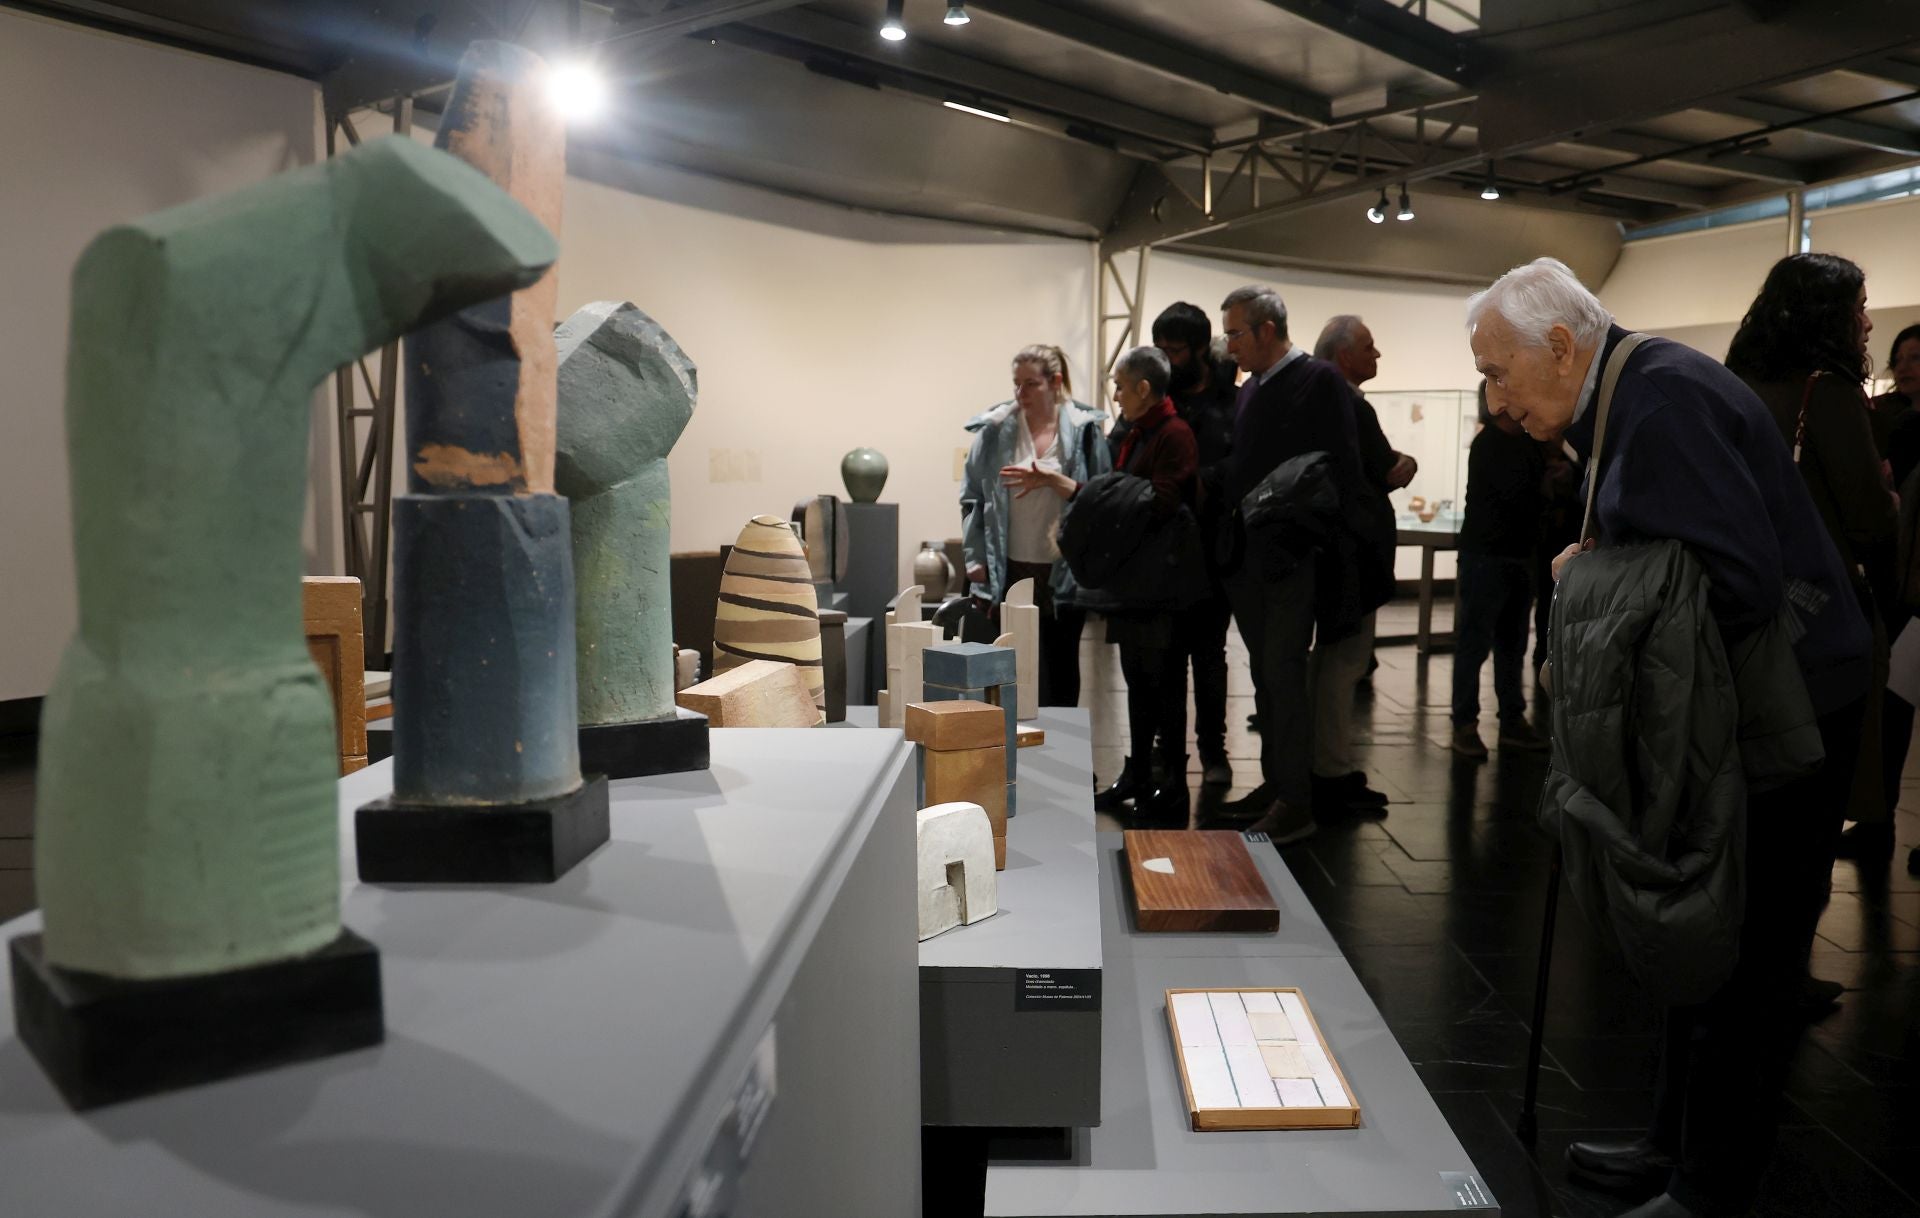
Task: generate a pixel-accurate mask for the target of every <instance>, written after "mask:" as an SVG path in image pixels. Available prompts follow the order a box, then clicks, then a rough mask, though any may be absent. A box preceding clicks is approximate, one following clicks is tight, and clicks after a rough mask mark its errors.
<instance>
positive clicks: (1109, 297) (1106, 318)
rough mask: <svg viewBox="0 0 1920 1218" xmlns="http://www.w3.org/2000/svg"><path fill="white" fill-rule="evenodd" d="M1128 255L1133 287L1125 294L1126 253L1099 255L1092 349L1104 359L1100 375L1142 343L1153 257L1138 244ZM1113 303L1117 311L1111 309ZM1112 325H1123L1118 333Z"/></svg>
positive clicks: (1104, 252) (1147, 247) (1151, 250)
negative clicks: (1143, 314) (1122, 353)
mask: <svg viewBox="0 0 1920 1218" xmlns="http://www.w3.org/2000/svg"><path fill="white" fill-rule="evenodd" d="M1131 253H1132V254H1133V256H1134V264H1133V288H1132V290H1131V291H1129V290H1128V288H1127V277H1126V274H1125V266H1124V262H1125V259H1126V256H1127V255H1126V253H1124V252H1123V253H1108V252H1106V251H1105V250H1102V251H1101V252H1100V259H1099V260H1100V272H1099V278H1098V280H1097V281H1096V289H1095V290H1096V293H1097V299H1096V300H1095V302H1094V316H1096V317H1097V318H1099V322H1100V324H1099V328H1098V332H1097V333H1096V334H1095V335H1094V340H1093V341H1094V347H1095V349H1096V350H1097V351H1098V352H1100V353H1101V354H1103V355H1105V356H1106V362H1105V363H1104V364H1102V365H1101V366H1100V368H1099V373H1098V374H1099V375H1101V376H1104V375H1106V371H1107V369H1109V368H1111V367H1113V365H1114V364H1115V363H1116V362H1117V361H1118V360H1119V359H1120V353H1121V352H1123V351H1125V350H1127V349H1128V348H1129V347H1135V346H1138V345H1140V344H1141V343H1142V342H1143V341H1145V339H1144V335H1145V328H1144V327H1145V323H1146V319H1145V318H1144V317H1142V316H1141V310H1142V309H1143V308H1145V307H1146V300H1147V264H1148V261H1149V260H1150V259H1151V258H1152V257H1153V247H1152V246H1150V245H1142V246H1140V247H1138V248H1137V249H1134V250H1132V251H1131ZM1116 300H1117V301H1118V304H1119V307H1118V308H1115V307H1114V306H1115V301H1116ZM1116 323H1123V324H1120V329H1119V330H1118V332H1115V331H1114V330H1113V326H1114V325H1115V324H1116ZM1094 388H1095V390H1096V391H1098V389H1099V386H1098V385H1097V384H1096V385H1095V386H1094Z"/></svg>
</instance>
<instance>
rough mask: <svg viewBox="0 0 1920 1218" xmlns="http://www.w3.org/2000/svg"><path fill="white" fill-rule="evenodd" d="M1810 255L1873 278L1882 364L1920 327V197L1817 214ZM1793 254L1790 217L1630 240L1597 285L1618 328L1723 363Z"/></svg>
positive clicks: (1870, 296) (1870, 293)
mask: <svg viewBox="0 0 1920 1218" xmlns="http://www.w3.org/2000/svg"><path fill="white" fill-rule="evenodd" d="M1808 218H1809V220H1810V224H1809V226H1808V227H1809V230H1810V235H1811V239H1810V242H1809V244H1810V245H1811V247H1812V249H1813V250H1815V251H1817V252H1820V253H1829V254H1839V255H1841V256H1842V257H1845V258H1851V259H1852V260H1853V261H1855V262H1857V263H1859V264H1860V266H1861V268H1862V269H1863V270H1865V271H1866V273H1867V305H1868V311H1869V313H1870V315H1871V316H1872V318H1873V324H1874V338H1873V342H1872V348H1873V358H1874V362H1875V365H1876V366H1877V367H1878V366H1882V365H1884V364H1885V363H1886V356H1887V351H1886V348H1887V345H1888V344H1889V343H1891V342H1892V340H1893V336H1894V335H1895V334H1896V333H1898V332H1899V331H1900V329H1901V328H1902V327H1904V326H1908V325H1911V324H1913V323H1914V322H1916V321H1920V246H1916V244H1915V243H1914V241H1913V237H1912V234H1913V232H1914V230H1915V226H1916V225H1920V199H1892V200H1886V201H1883V202H1875V203H1861V204H1855V205H1853V206H1849V207H1834V208H1826V209H1822V210H1820V211H1815V212H1812V213H1810V214H1809V217H1808ZM1786 254H1787V221H1786V219H1785V218H1784V217H1776V218H1773V219H1768V220H1755V221H1753V222H1751V223H1747V224H1734V225H1727V226H1726V227H1723V228H1710V229H1704V230H1702V231H1699V232H1692V233H1675V234H1673V235H1670V236H1666V237H1652V238H1648V239H1647V240H1644V241H1630V242H1628V243H1627V244H1626V245H1625V246H1624V247H1623V248H1622V249H1621V251H1620V261H1619V262H1618V263H1617V264H1615V266H1614V269H1613V273H1612V274H1611V275H1610V276H1608V278H1607V281H1606V283H1605V284H1604V285H1603V286H1602V287H1601V288H1600V289H1599V293H1600V299H1601V300H1602V301H1603V302H1605V304H1606V306H1607V307H1608V308H1609V309H1611V310H1612V311H1613V314H1614V316H1615V317H1616V318H1618V319H1619V321H1620V324H1621V325H1623V326H1626V327H1628V328H1629V329H1634V330H1650V331H1652V332H1654V333H1656V334H1660V335H1663V336H1665V337H1668V338H1672V339H1676V340H1678V341H1680V342H1683V343H1686V344H1688V345H1689V346H1691V347H1694V348H1696V349H1697V350H1700V351H1704V352H1706V353H1707V354H1708V355H1711V356H1714V357H1715V358H1716V359H1717V358H1721V357H1723V356H1725V355H1726V353H1727V345H1728V344H1729V343H1730V342H1732V341H1733V335H1734V331H1735V330H1736V329H1738V328H1739V325H1740V319H1741V318H1742V317H1744V316H1745V315H1746V311H1747V306H1748V305H1750V304H1752V303H1753V298H1754V296H1755V295H1756V294H1757V293H1758V292H1759V291H1760V285H1761V283H1762V282H1763V281H1764V280H1765V279H1766V277H1767V271H1768V269H1769V268H1771V267H1772V266H1773V264H1774V263H1775V262H1777V261H1779V260H1780V259H1781V258H1783V257H1785V256H1786Z"/></svg>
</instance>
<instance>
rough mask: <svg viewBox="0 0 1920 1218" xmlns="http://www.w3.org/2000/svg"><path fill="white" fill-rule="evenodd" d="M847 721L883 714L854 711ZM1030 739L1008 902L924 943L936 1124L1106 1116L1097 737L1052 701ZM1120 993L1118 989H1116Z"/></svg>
mask: <svg viewBox="0 0 1920 1218" xmlns="http://www.w3.org/2000/svg"><path fill="white" fill-rule="evenodd" d="M847 719H848V726H863V727H869V728H870V727H872V726H873V723H874V721H875V711H874V710H873V709H871V708H865V709H862V708H850V709H849V710H848V711H847ZM1031 726H1037V727H1040V728H1043V729H1045V730H1046V733H1047V742H1046V743H1045V744H1044V745H1041V746H1039V747H1038V748H1030V749H1021V750H1020V763H1019V764H1020V814H1019V815H1018V816H1016V817H1015V818H1014V819H1012V820H1010V821H1008V822H1007V869H1006V870H1005V871H1002V872H1000V873H998V878H999V890H1000V891H999V907H1000V912H998V913H996V914H995V915H994V916H993V917H991V918H988V919H986V920H985V921H983V922H976V923H974V924H973V925H972V926H962V927H956V928H955V929H953V930H950V931H948V932H946V933H945V934H943V935H936V936H934V937H933V938H931V939H928V940H927V941H926V942H924V943H922V944H921V945H920V1101H921V1113H922V1116H921V1120H922V1122H923V1123H924V1124H927V1125H986V1126H1001V1127H1012V1126H1026V1127H1035V1126H1038V1127H1047V1128H1058V1127H1064V1126H1072V1125H1095V1124H1098V1123H1099V1121H1100V1078H1101V1075H1100V1043H1101V1032H1100V1028H1101V1009H1102V1005H1103V1001H1104V1000H1103V997H1102V981H1101V948H1100V938H1101V936H1100V877H1099V874H1098V871H1097V867H1098V864H1097V863H1096V861H1095V858H1094V827H1093V746H1092V738H1091V737H1092V732H1091V729H1090V727H1089V725H1088V719H1087V712H1086V711H1084V710H1057V709H1052V708H1048V709H1043V710H1042V711H1041V712H1040V718H1039V719H1038V720H1035V721H1033V722H1032V724H1031ZM1118 997H1119V996H1117V995H1116V999H1117V998H1118Z"/></svg>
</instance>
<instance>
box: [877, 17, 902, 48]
mask: <svg viewBox="0 0 1920 1218" xmlns="http://www.w3.org/2000/svg"><path fill="white" fill-rule="evenodd" d="M880 36H881V37H882V38H884V39H886V40H887V41H888V42H905V41H906V40H907V27H906V26H904V25H901V24H900V23H899V22H898V21H895V20H893V19H892V18H888V20H887V23H886V24H885V25H883V26H881V27H880Z"/></svg>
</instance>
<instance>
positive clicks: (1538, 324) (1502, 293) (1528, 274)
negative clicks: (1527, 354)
mask: <svg viewBox="0 0 1920 1218" xmlns="http://www.w3.org/2000/svg"><path fill="white" fill-rule="evenodd" d="M1489 313H1493V314H1498V315H1499V316H1501V317H1504V318H1505V319H1506V321H1507V324H1508V325H1510V326H1512V327H1513V330H1514V333H1515V334H1517V335H1519V336H1520V341H1521V342H1523V343H1525V344H1527V345H1528V346H1531V347H1540V346H1545V345H1546V342H1547V331H1548V330H1551V329H1552V328H1553V327H1554V326H1556V325H1559V326H1565V327H1566V328H1567V329H1568V330H1570V331H1572V332H1573V341H1574V344H1575V345H1576V346H1581V347H1585V346H1588V345H1590V344H1594V343H1599V342H1601V341H1603V340H1604V339H1605V338H1606V336H1607V327H1608V326H1610V325H1612V324H1613V314H1611V313H1609V312H1607V308H1606V306H1605V305H1603V304H1601V303H1600V299H1599V297H1597V296H1595V295H1594V294H1593V293H1592V292H1589V291H1587V287H1586V285H1585V284H1583V283H1581V282H1580V279H1579V277H1578V276H1577V275H1575V274H1574V273H1573V272H1572V271H1571V270H1568V269H1567V264H1566V263H1564V262H1562V261H1560V260H1559V259H1558V258H1535V259H1534V260H1533V261H1532V262H1529V263H1527V264H1526V265H1525V266H1516V267H1514V268H1513V269H1512V270H1510V271H1508V272H1507V273H1506V274H1504V275H1502V276H1500V278H1498V279H1496V280H1494V281H1493V286H1491V287H1489V288H1488V289H1487V290H1486V291H1484V292H1475V293H1474V294H1473V295H1472V296H1469V297H1468V298H1467V329H1468V330H1470V331H1471V330H1472V329H1474V328H1475V327H1476V326H1478V325H1479V324H1480V323H1481V321H1483V320H1484V319H1485V318H1486V316H1487V315H1488V314H1489Z"/></svg>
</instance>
